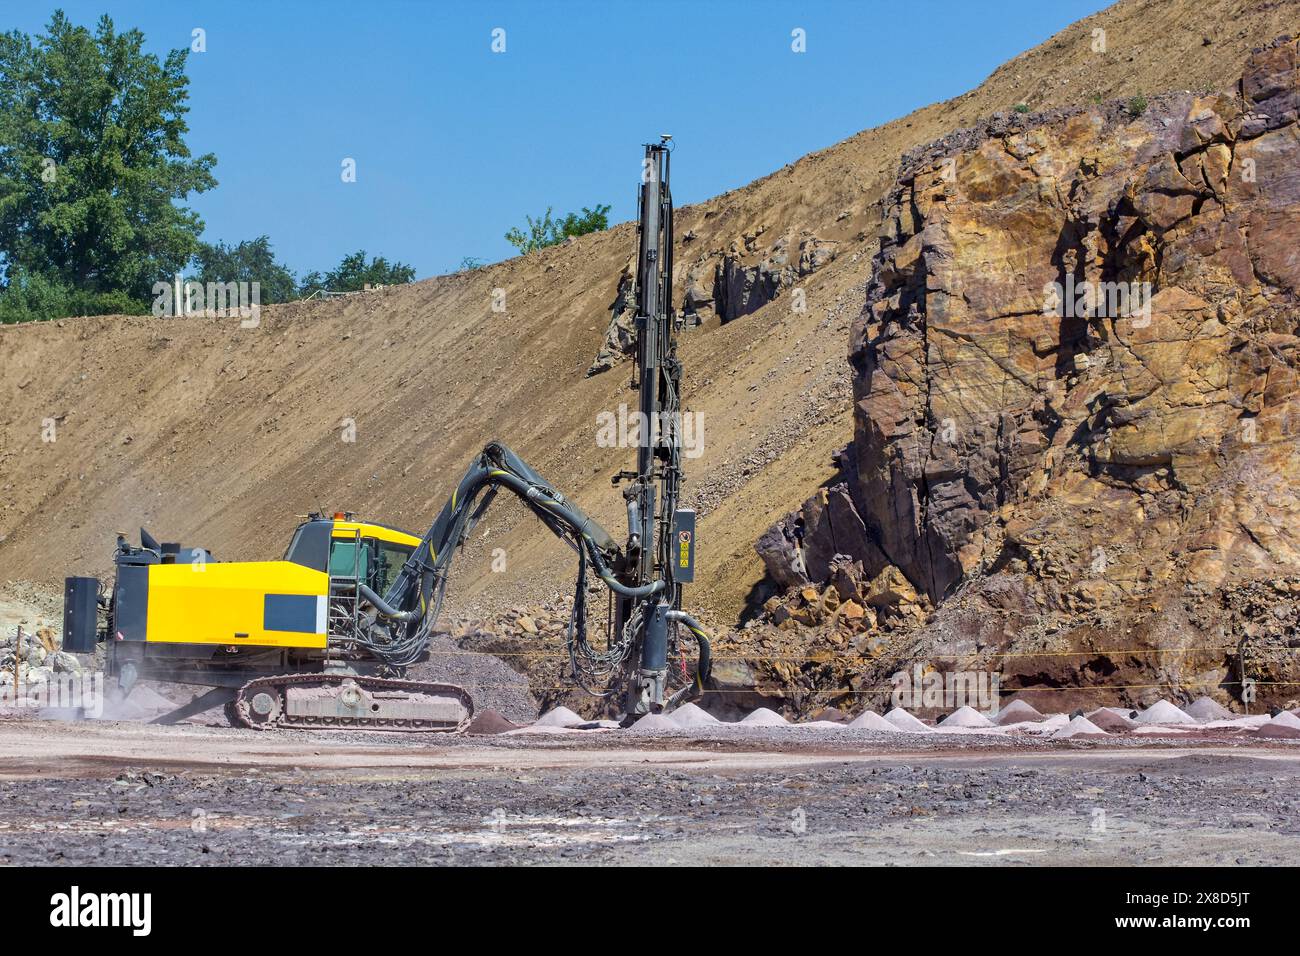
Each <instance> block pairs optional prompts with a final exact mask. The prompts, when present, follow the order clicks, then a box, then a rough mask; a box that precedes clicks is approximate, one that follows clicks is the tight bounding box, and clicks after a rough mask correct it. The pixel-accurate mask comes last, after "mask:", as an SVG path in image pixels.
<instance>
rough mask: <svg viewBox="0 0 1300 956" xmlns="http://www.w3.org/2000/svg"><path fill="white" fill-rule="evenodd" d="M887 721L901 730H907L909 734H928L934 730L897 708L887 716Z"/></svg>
mask: <svg viewBox="0 0 1300 956" xmlns="http://www.w3.org/2000/svg"><path fill="white" fill-rule="evenodd" d="M884 719H885V720H887V721H889V722H890V723H891V724H893V725H894V726H895V727H897V728H898V729H899V730H905V731H907V732H908V733H909V734H928V733H930V732H931V731H932V730H933V729H934V728H933V727H928V726H926V725H925V724H923V723H921V721H919V720H917V719H916V718H915V717H913V716H912V715H911V714H909V713H908V712H907V711H905V710H904V709H903V708H902V707H895V708H894V709H893V710H891V711H890V712H889V713H887V714H885V717H884Z"/></svg>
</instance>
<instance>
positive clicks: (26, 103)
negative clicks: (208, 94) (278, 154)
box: [0, 11, 216, 317]
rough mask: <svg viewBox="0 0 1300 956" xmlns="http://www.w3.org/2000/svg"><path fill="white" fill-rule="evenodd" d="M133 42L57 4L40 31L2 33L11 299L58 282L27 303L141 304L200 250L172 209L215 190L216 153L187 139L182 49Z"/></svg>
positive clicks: (2, 203) (1, 154)
mask: <svg viewBox="0 0 1300 956" xmlns="http://www.w3.org/2000/svg"><path fill="white" fill-rule="evenodd" d="M143 44H144V35H143V34H142V33H141V32H140V31H139V30H128V31H126V32H124V33H118V32H116V31H115V29H114V27H113V21H112V20H111V19H109V18H108V17H107V16H104V17H101V18H100V20H99V23H98V25H97V26H96V28H95V31H94V32H93V33H92V32H91V31H90V30H87V29H86V28H85V27H79V26H74V25H73V24H72V23H71V22H70V21H69V20H68V19H67V17H66V16H65V15H64V14H63V12H62V11H56V12H55V13H54V15H53V17H51V19H50V22H49V25H48V26H47V27H46V33H45V34H44V35H43V36H38V37H35V38H33V37H31V36H28V35H27V34H24V33H21V32H19V31H16V30H15V31H12V32H10V33H5V34H0V257H3V266H4V279H3V281H4V285H5V286H6V287H9V286H12V285H13V284H14V283H15V282H16V283H18V284H19V286H20V288H19V290H18V293H21V295H19V296H18V297H19V298H24V299H27V300H30V299H31V295H30V293H31V292H32V290H33V289H34V288H36V286H37V284H39V285H40V287H41V288H43V289H45V291H46V292H50V291H51V290H63V291H62V292H61V293H60V294H58V295H53V294H50V295H41V296H38V297H37V301H38V302H44V303H45V304H46V306H47V307H49V308H53V307H55V305H56V304H57V303H58V302H59V301H63V302H65V303H69V304H71V305H78V304H79V305H80V307H81V308H92V309H93V308H97V307H102V305H101V303H105V304H107V303H114V302H118V301H123V296H125V297H127V300H137V299H138V300H139V301H141V302H147V301H148V299H149V297H150V294H151V288H152V286H153V283H154V282H156V281H159V280H161V279H167V278H169V277H170V276H172V275H173V274H174V273H175V272H177V271H178V270H180V269H181V268H182V267H183V266H184V264H185V263H186V262H187V261H188V260H189V259H190V257H191V256H192V255H193V254H194V253H195V251H196V250H197V248H198V236H199V234H200V233H201V232H202V230H203V223H202V222H201V221H200V219H199V217H198V216H197V215H196V214H195V213H194V212H193V211H192V210H190V209H187V208H185V207H184V206H182V205H180V204H179V203H180V202H181V201H183V200H184V199H185V198H186V197H187V196H188V195H189V194H190V193H192V192H203V191H204V190H207V189H210V188H211V187H213V186H215V185H216V180H215V179H214V178H213V176H212V168H213V166H214V165H215V164H216V158H215V157H214V156H212V155H211V154H207V155H204V156H199V157H196V158H191V155H190V150H189V147H188V146H186V144H185V139H184V137H185V134H186V133H188V132H189V127H188V126H187V125H186V122H185V114H186V113H187V112H188V110H189V108H188V107H187V106H186V105H185V104H186V101H187V100H188V98H189V93H188V86H189V79H188V77H186V75H185V63H186V57H187V54H188V51H187V50H183V49H182V50H173V51H172V52H171V53H169V54H167V57H166V59H165V60H163V61H162V62H159V60H158V58H157V57H156V56H154V55H153V54H148V53H145V52H143ZM7 292H8V288H6V294H7ZM60 307H66V306H60ZM46 317H50V316H48V315H47V316H46Z"/></svg>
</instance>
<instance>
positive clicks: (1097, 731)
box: [1052, 714, 1110, 740]
mask: <svg viewBox="0 0 1300 956" xmlns="http://www.w3.org/2000/svg"><path fill="white" fill-rule="evenodd" d="M1079 736H1096V737H1108V736H1110V735H1109V734H1107V733H1106V731H1104V730H1102V729H1101V728H1100V727H1098V726H1097V725H1096V724H1094V723H1093V722H1092V721H1091V720H1089V719H1088V718H1087V717H1084V716H1083V715H1082V714H1080V715H1079V716H1078V717H1076V718H1074V720H1072V721H1070V722H1069V723H1068V724H1066V725H1065V726H1064V727H1062V728H1061V729H1060V730H1058V731H1057V732H1056V733H1054V734H1052V739H1053V740H1064V739H1066V738H1069V737H1079Z"/></svg>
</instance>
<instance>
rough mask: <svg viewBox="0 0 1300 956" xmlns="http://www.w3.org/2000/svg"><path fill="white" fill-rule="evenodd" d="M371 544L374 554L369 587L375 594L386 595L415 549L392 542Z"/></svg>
mask: <svg viewBox="0 0 1300 956" xmlns="http://www.w3.org/2000/svg"><path fill="white" fill-rule="evenodd" d="M373 544H374V545H375V552H376V553H375V562H374V575H373V578H372V580H371V584H370V587H371V589H372V590H373V591H374V592H375V593H376V594H380V595H383V594H387V593H388V589H389V588H390V587H392V586H393V582H394V581H396V580H397V575H398V573H399V572H400V571H401V570H402V565H404V564H405V563H406V559H407V558H409V557H410V556H411V553H412V552H413V551H414V550H415V549H414V548H412V547H409V546H407V545H404V544H395V543H393V542H392V541H375V542H373Z"/></svg>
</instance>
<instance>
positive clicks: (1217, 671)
mask: <svg viewBox="0 0 1300 956" xmlns="http://www.w3.org/2000/svg"><path fill="white" fill-rule="evenodd" d="M1298 106H1300V72H1298V71H1297V46H1296V41H1294V40H1291V39H1288V38H1283V39H1280V40H1278V41H1275V42H1274V43H1272V44H1270V45H1269V46H1267V47H1266V48H1263V49H1259V50H1257V51H1255V53H1253V54H1252V55H1251V57H1250V58H1249V61H1248V62H1247V63H1246V65H1245V69H1244V74H1243V76H1242V78H1241V80H1240V83H1239V84H1238V86H1237V88H1236V89H1235V90H1231V91H1228V92H1223V93H1202V94H1199V95H1198V94H1195V93H1190V92H1188V93H1178V94H1170V95H1166V96H1162V97H1157V98H1154V99H1152V100H1151V101H1150V102H1147V101H1146V100H1145V99H1144V98H1141V97H1135V98H1132V99H1130V100H1125V101H1116V102H1110V103H1098V104H1094V105H1091V106H1088V107H1085V108H1078V109H1062V110H1054V111H1050V112H1046V113H1042V114H1036V115H1035V114H1028V113H1023V114H1022V113H1017V112H1010V113H1007V114H1002V115H998V116H995V117H994V118H993V120H992V121H991V122H989V123H988V124H986V125H984V126H982V127H980V128H978V129H973V130H963V131H961V132H958V133H955V134H952V135H950V136H948V137H946V138H944V139H943V140H940V141H938V142H936V143H934V144H931V145H929V146H926V147H922V148H919V149H917V150H914V151H912V152H911V153H909V154H908V155H907V156H905V157H904V160H903V163H902V167H901V170H900V174H899V178H898V181H897V184H896V186H895V188H894V189H893V191H892V193H890V195H889V196H888V198H887V208H888V212H887V215H886V217H885V221H884V225H883V226H882V229H881V232H880V243H881V245H880V251H879V253H878V254H877V255H876V257H875V260H874V263H873V269H872V276H871V280H870V283H869V285H868V288H867V296H866V306H865V308H864V309H863V311H862V313H861V315H860V316H859V318H858V319H857V321H856V322H855V324H854V326H853V329H852V332H851V341H850V347H849V360H850V363H851V365H852V368H853V390H854V402H855V408H854V436H853V441H852V444H851V445H850V446H849V448H847V449H846V450H845V452H844V453H842V455H841V456H840V464H841V480H840V481H839V482H838V483H832V484H831V485H830V486H829V487H827V488H823V489H822V490H821V491H819V492H818V493H817V495H815V496H814V497H813V498H812V499H810V500H809V501H808V502H807V503H806V504H805V505H804V507H803V508H802V509H801V511H799V512H797V513H795V514H793V515H791V516H789V517H787V518H786V519H784V520H783V521H781V522H779V523H778V524H777V525H776V526H775V527H774V528H773V529H771V530H770V531H769V532H768V533H767V534H766V535H765V536H764V538H763V539H762V540H761V541H760V544H759V551H760V554H761V555H762V556H763V558H764V561H765V563H766V565H767V567H768V571H769V574H770V575H771V576H772V577H773V578H774V579H775V580H776V581H777V582H779V583H780V584H781V585H784V586H786V587H792V588H797V590H795V591H794V592H793V594H792V595H791V596H790V597H788V598H787V599H785V600H781V601H774V602H771V603H770V605H769V613H770V614H771V616H772V617H773V621H774V623H777V624H778V625H779V626H780V627H781V628H784V629H787V630H789V629H791V628H798V627H801V626H808V625H811V626H826V627H829V628H831V629H832V630H834V631H836V632H838V633H839V635H840V636H841V638H842V637H843V635H844V634H845V633H847V634H849V635H852V636H853V637H854V638H855V639H856V641H857V644H856V645H855V646H856V648H857V650H858V652H859V654H860V657H861V662H862V663H861V666H858V667H853V666H850V665H848V664H846V665H845V666H844V667H843V668H842V669H836V672H835V673H834V674H826V675H824V679H823V680H822V684H821V686H823V687H824V688H826V687H828V685H829V684H833V683H834V682H836V681H839V682H840V690H842V691H844V692H849V691H851V690H852V689H853V688H854V687H857V688H866V689H867V690H866V693H867V695H868V696H869V695H870V693H871V692H872V689H873V688H876V687H878V686H879V681H880V680H882V679H883V678H884V676H885V675H887V674H888V673H891V672H892V671H893V670H894V669H896V668H897V667H898V666H899V665H900V663H901V662H904V661H912V660H927V659H930V660H933V661H934V662H935V664H936V666H940V665H941V666H942V668H947V667H957V666H968V667H979V668H994V669H998V670H1000V671H1001V672H1002V674H1003V681H1004V686H1008V687H1011V688H1018V687H1026V688H1038V689H1039V690H1040V691H1041V692H1042V693H1047V692H1048V691H1055V692H1056V695H1055V696H1054V697H1053V698H1052V700H1051V702H1052V703H1053V704H1057V705H1059V704H1060V703H1061V702H1062V700H1064V699H1066V698H1069V697H1072V696H1079V697H1088V699H1096V697H1098V696H1108V697H1112V698H1119V699H1123V700H1128V701H1133V702H1136V701H1137V700H1142V699H1146V698H1149V697H1152V696H1158V695H1160V694H1162V693H1166V692H1174V693H1179V692H1184V693H1188V694H1189V695H1192V696H1195V695H1196V694H1199V693H1201V692H1206V691H1208V692H1212V693H1216V694H1217V695H1218V696H1220V697H1221V698H1226V699H1236V698H1240V697H1241V696H1242V691H1243V684H1242V679H1243V675H1244V677H1245V678H1246V679H1249V680H1254V681H1256V682H1257V683H1256V684H1255V691H1256V693H1257V694H1258V696H1259V699H1260V700H1272V699H1277V700H1279V701H1284V700H1290V699H1293V698H1295V697H1297V696H1300V691H1298V687H1300V685H1295V684H1293V683H1292V682H1294V681H1298V680H1300V668H1297V667H1296V666H1295V662H1296V660H1297V659H1298V658H1297V656H1296V655H1297V654H1298V653H1300V651H1297V650H1295V649H1292V648H1290V647H1289V646H1288V645H1289V643H1290V642H1291V641H1293V640H1295V639H1296V638H1300V632H1298V631H1297V620H1298V616H1297V598H1300V448H1298V447H1297V436H1298V435H1300V392H1298V391H1297V379H1296V370H1297V366H1298V365H1300V308H1298V307H1297V298H1296V292H1297V284H1298V283H1300V256H1298V254H1297V244H1298V243H1300V126H1298V125H1297V107H1298ZM830 592H834V593H833V594H831V593H830ZM882 595H887V597H884V598H882ZM844 606H849V607H850V612H849V613H850V615H851V617H847V618H846V617H845V616H844V613H843V610H842V607H844ZM1243 648H1244V653H1245V656H1246V660H1245V663H1244V671H1243V665H1242V662H1241V654H1242V650H1243ZM1246 686H1247V687H1249V685H1246ZM1080 688H1082V689H1089V688H1090V689H1092V694H1091V695H1089V694H1088V693H1085V692H1084V691H1081V690H1077V689H1080ZM1062 690H1065V691H1066V693H1065V694H1064V696H1062V694H1061V691H1062ZM1249 694H1250V692H1249V690H1247V691H1246V696H1249Z"/></svg>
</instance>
